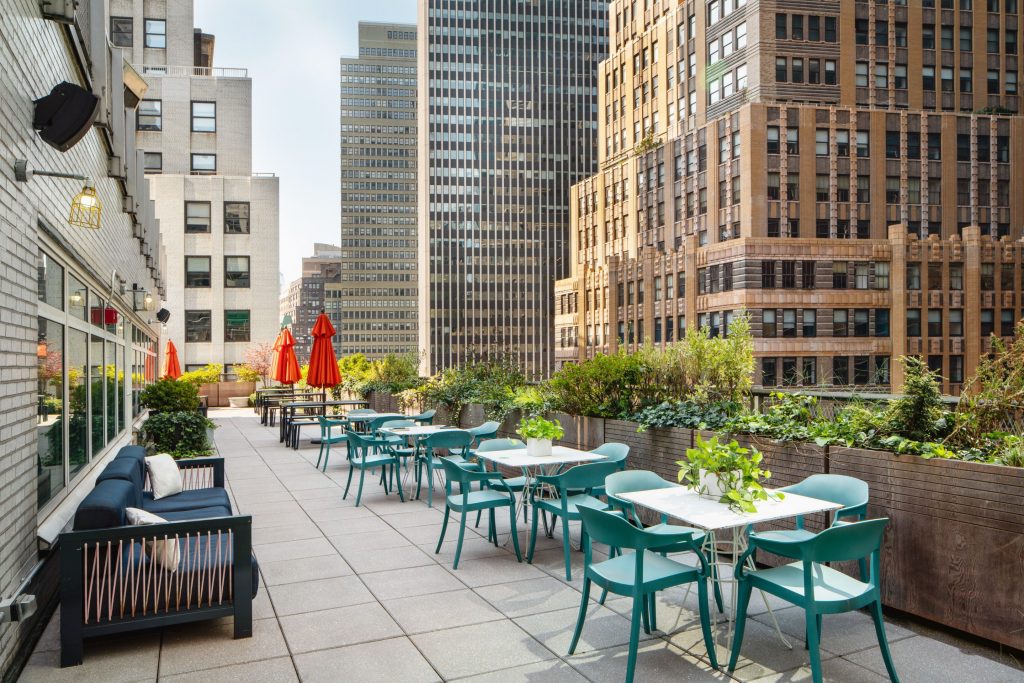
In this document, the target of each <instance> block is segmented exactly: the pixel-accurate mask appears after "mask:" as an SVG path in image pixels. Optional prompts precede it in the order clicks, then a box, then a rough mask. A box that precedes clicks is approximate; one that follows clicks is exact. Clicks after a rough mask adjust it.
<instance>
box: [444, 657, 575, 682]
mask: <svg viewBox="0 0 1024 683" xmlns="http://www.w3.org/2000/svg"><path fill="white" fill-rule="evenodd" d="M456 680H458V681H459V683H532V682H533V681H558V682H559V683H586V680H587V679H586V678H584V677H583V676H581V675H580V673H579V672H578V671H576V670H575V669H573V668H572V667H571V666H569V665H568V664H566V663H565V662H563V661H562V660H560V659H549V660H547V661H546V662H536V663H535V664H524V665H523V666H516V667H512V668H511V669H501V670H500V671H491V672H490V673H485V674H479V675H476V676H468V677H466V678H459V679H456Z"/></svg>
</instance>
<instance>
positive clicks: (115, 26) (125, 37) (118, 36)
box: [110, 17, 134, 47]
mask: <svg viewBox="0 0 1024 683" xmlns="http://www.w3.org/2000/svg"><path fill="white" fill-rule="evenodd" d="M133 31H134V25H133V21H132V18H131V17H110V42H112V43H113V44H114V47H131V46H132V37H133V36H132V33H133Z"/></svg>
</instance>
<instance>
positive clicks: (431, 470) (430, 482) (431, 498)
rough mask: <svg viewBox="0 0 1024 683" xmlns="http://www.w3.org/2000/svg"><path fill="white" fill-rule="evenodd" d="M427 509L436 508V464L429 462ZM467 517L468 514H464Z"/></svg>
mask: <svg viewBox="0 0 1024 683" xmlns="http://www.w3.org/2000/svg"><path fill="white" fill-rule="evenodd" d="M427 507H428V508H432V507H434V463H433V462H432V461H430V460H428V461H427ZM462 516H463V517H465V516H466V513H462Z"/></svg>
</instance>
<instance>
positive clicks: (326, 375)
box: [306, 311, 341, 389]
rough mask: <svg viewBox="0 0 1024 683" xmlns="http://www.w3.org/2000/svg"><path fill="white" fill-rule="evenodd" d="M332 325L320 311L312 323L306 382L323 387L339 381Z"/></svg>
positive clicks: (333, 384) (325, 387) (328, 386)
mask: <svg viewBox="0 0 1024 683" xmlns="http://www.w3.org/2000/svg"><path fill="white" fill-rule="evenodd" d="M334 332H335V330H334V325H332V324H331V319H330V318H328V317H327V314H326V313H324V312H323V311H320V316H319V317H318V318H317V319H316V323H315V324H314V325H313V332H312V334H313V351H312V352H311V353H310V354H309V372H308V373H307V374H306V384H308V385H309V386H311V387H321V388H324V389H327V388H330V387H333V386H337V385H338V384H339V383H340V382H341V373H340V372H338V359H337V357H336V356H335V355H334V344H333V343H332V342H331V337H333V336H334Z"/></svg>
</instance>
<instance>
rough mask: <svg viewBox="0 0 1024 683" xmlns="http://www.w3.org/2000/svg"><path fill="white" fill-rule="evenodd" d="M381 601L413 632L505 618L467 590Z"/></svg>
mask: <svg viewBox="0 0 1024 683" xmlns="http://www.w3.org/2000/svg"><path fill="white" fill-rule="evenodd" d="M382 604H383V605H384V609H386V610H387V611H388V612H389V613H390V614H391V616H392V618H394V620H395V621H397V622H398V625H399V626H401V627H402V630H404V631H405V632H406V634H410V635H411V634H413V633H424V632H427V631H438V630H441V629H446V628H454V627H456V626H468V625H470V624H479V623H483V622H485V621H495V620H498V619H504V618H505V617H504V616H503V615H502V613H501V612H499V611H498V610H496V609H494V608H493V607H491V605H490V604H488V603H487V601H486V600H484V599H483V598H481V597H480V596H479V595H477V594H475V593H474V592H473V591H471V590H468V589H464V590H457V591H450V592H446V593H431V594H430V595H415V596H412V597H408V598H397V599H395V600H384V601H383V603H382Z"/></svg>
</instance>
